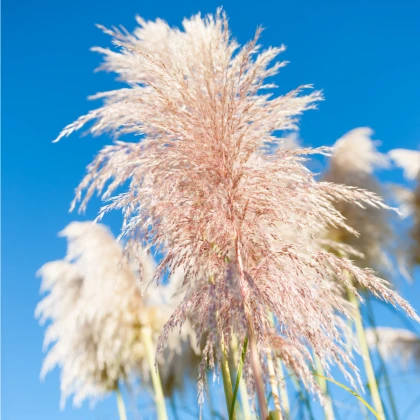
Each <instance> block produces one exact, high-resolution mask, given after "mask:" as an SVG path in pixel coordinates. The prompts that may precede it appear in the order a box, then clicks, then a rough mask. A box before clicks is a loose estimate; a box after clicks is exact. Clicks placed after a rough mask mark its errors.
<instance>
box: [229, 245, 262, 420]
mask: <svg viewBox="0 0 420 420" xmlns="http://www.w3.org/2000/svg"><path fill="white" fill-rule="evenodd" d="M236 258H237V261H238V268H239V275H240V289H241V294H242V297H243V299H244V307H245V311H246V320H247V330H248V340H249V348H250V353H251V367H252V373H253V375H254V382H255V388H256V391H257V398H258V405H259V408H260V414H261V420H267V419H268V408H267V401H266V400H265V392H264V381H263V377H262V372H261V365H260V358H259V354H258V349H257V341H256V339H255V332H254V325H253V323H252V319H251V317H250V314H249V313H248V309H247V302H246V293H245V285H246V282H245V272H244V265H243V261H242V254H241V248H240V244H239V240H237V241H236Z"/></svg>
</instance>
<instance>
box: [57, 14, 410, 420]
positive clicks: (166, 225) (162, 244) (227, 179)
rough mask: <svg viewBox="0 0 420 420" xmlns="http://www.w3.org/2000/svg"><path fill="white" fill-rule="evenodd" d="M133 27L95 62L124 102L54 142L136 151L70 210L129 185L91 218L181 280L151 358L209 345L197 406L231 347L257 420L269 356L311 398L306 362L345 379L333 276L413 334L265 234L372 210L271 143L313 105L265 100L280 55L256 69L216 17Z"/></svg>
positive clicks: (109, 101)
mask: <svg viewBox="0 0 420 420" xmlns="http://www.w3.org/2000/svg"><path fill="white" fill-rule="evenodd" d="M138 23H139V25H140V27H139V28H137V29H136V30H135V31H134V33H133V34H129V33H127V32H126V31H125V30H124V31H120V30H117V29H113V30H108V29H105V32H106V33H108V34H110V35H111V36H113V37H114V43H115V44H116V45H117V46H118V47H119V50H118V51H116V52H115V51H111V50H108V49H98V48H97V49H96V50H97V51H99V52H101V53H102V54H104V56H105V62H104V64H103V66H102V69H104V70H107V71H113V72H116V73H117V74H118V76H119V79H120V80H122V81H124V82H126V83H127V84H128V87H127V88H122V89H117V90H114V91H111V92H105V93H100V94H98V95H96V96H95V98H102V99H104V104H103V106H102V107H100V108H98V109H96V110H94V111H91V112H90V113H89V114H87V115H86V116H83V117H81V118H79V119H78V120H77V121H76V122H75V123H73V124H70V125H69V126H67V127H66V128H65V129H64V130H63V131H62V133H61V134H60V136H59V137H58V139H60V138H61V137H63V136H68V135H70V134H71V133H72V132H74V131H76V130H78V129H80V128H82V127H83V126H84V125H85V124H86V123H88V122H92V125H91V127H90V132H91V133H93V134H100V133H103V132H111V133H112V134H114V135H115V136H116V137H118V136H120V135H123V134H137V135H140V136H141V137H140V139H139V141H138V142H133V143H129V142H122V141H118V142H116V143H115V144H114V145H112V146H107V147H105V148H104V149H103V150H102V151H101V152H100V153H99V155H98V156H97V158H96V159H95V161H94V162H93V163H92V164H91V165H90V166H89V168H88V174H87V175H86V177H85V179H84V180H83V181H82V183H81V184H80V186H79V187H78V189H77V192H76V202H77V201H79V200H82V204H81V209H83V208H84V207H85V206H86V203H87V201H88V200H89V199H90V198H91V196H92V195H93V194H94V193H95V192H98V193H101V194H102V197H103V198H104V199H109V198H111V197H112V196H113V194H114V192H115V191H116V189H117V188H118V187H120V186H123V185H126V182H127V181H129V186H128V189H127V191H126V192H123V193H121V194H119V195H116V196H114V197H112V199H111V203H109V204H107V205H106V206H105V207H104V208H103V209H102V212H101V214H104V213H105V212H107V211H110V210H113V209H122V211H123V213H124V218H125V222H124V227H123V231H122V233H123V234H131V235H132V236H133V237H137V238H139V240H141V241H143V242H144V243H145V245H147V246H154V247H155V248H156V249H157V250H159V251H160V252H162V254H163V255H164V257H163V259H162V261H161V262H160V264H159V266H158V268H157V270H156V274H155V279H156V280H157V281H158V280H159V279H161V278H163V276H164V274H165V272H166V270H167V269H169V271H170V272H174V271H175V270H176V269H177V268H179V267H180V268H182V269H183V270H184V274H185V276H184V282H183V288H184V290H185V297H184V299H183V301H182V302H181V303H180V305H179V306H178V308H177V309H176V310H175V312H174V313H173V315H172V316H171V318H170V320H169V321H168V323H167V325H166V327H165V329H164V332H163V334H162V336H161V340H160V345H159V351H162V350H163V349H164V348H165V343H166V341H167V337H168V335H169V332H170V331H171V330H172V329H174V328H175V327H181V326H182V324H183V323H184V322H185V321H186V320H187V318H188V316H191V318H192V319H193V324H194V328H195V331H196V333H197V340H198V342H200V341H201V340H205V343H206V344H205V347H204V351H203V361H202V363H201V380H200V381H199V390H200V395H202V392H201V391H202V390H203V380H204V379H205V371H206V368H207V367H210V368H211V367H215V366H216V365H218V364H219V361H220V360H221V359H222V354H223V351H222V348H221V346H220V342H221V341H223V342H224V343H230V341H231V340H230V339H231V335H232V334H233V333H234V334H235V335H236V336H237V338H238V340H239V342H241V343H242V342H244V340H245V339H246V338H248V339H249V348H250V352H249V353H248V354H247V360H246V365H245V368H244V371H245V373H246V377H247V380H248V383H249V386H250V388H251V389H253V386H255V387H254V389H255V390H256V393H257V396H258V401H259V406H260V410H261V414H262V417H263V418H266V417H267V414H268V413H267V409H266V406H265V402H264V384H263V381H262V378H261V365H262V369H263V372H264V371H266V360H267V359H266V357H265V356H264V355H265V352H266V350H267V349H270V351H271V350H274V352H277V353H278V354H281V356H282V360H283V361H284V362H285V364H286V365H287V366H288V367H289V368H290V369H291V370H293V371H294V372H295V373H296V375H298V377H299V378H301V379H302V380H303V381H304V383H305V384H306V385H307V386H308V387H309V388H311V389H312V390H315V389H316V383H315V381H314V378H313V375H312V372H311V370H310V369H309V367H308V364H307V360H308V358H311V353H310V352H309V351H308V347H310V348H312V349H313V350H314V352H315V354H317V356H318V357H319V358H320V360H321V363H322V364H323V365H324V366H325V368H326V369H328V365H329V363H330V362H334V363H338V364H341V366H342V367H343V369H344V365H346V364H347V365H348V364H350V366H352V365H351V361H350V359H349V355H348V352H347V349H346V347H345V345H344V344H343V343H342V340H341V334H340V331H339V329H338V328H337V324H336V317H335V316H333V313H334V309H335V310H338V311H339V312H341V313H343V314H344V315H347V316H350V313H349V311H348V310H347V307H346V305H345V304H344V303H343V302H342V300H341V298H340V297H337V294H336V293H335V292H334V290H333V289H332V288H331V287H330V284H329V282H328V280H327V278H330V277H331V276H332V275H335V276H336V277H337V278H338V279H339V280H340V281H341V282H343V283H344V284H346V285H347V286H348V287H349V288H350V289H351V290H353V291H354V293H356V294H357V291H356V288H355V287H354V286H353V284H356V285H361V286H363V287H365V288H367V289H369V290H371V291H372V293H374V294H375V295H377V296H378V297H380V298H382V299H385V300H387V301H389V302H391V303H392V304H397V305H400V306H401V307H403V308H404V310H405V311H407V313H408V314H410V315H411V316H412V317H414V318H416V319H418V318H417V316H416V314H415V313H414V311H413V309H412V308H411V307H410V306H409V305H408V304H407V303H406V302H405V301H404V300H403V299H402V298H400V297H399V296H398V295H397V294H396V293H395V292H394V291H392V290H391V289H390V288H389V285H388V283H387V282H385V281H384V280H381V279H379V278H377V277H376V276H375V275H374V273H373V272H372V271H371V270H369V269H361V268H359V267H357V266H355V265H354V264H353V263H352V262H351V261H350V260H348V259H345V258H339V257H337V256H336V255H334V254H332V253H329V252H325V251H322V250H316V251H312V250H310V249H309V250H308V249H306V248H305V246H298V245H296V244H295V243H294V242H292V241H288V240H287V239H285V238H283V237H282V235H281V233H279V231H278V230H277V225H278V224H279V223H281V224H284V225H286V226H290V227H291V228H293V229H294V230H295V231H297V232H303V231H305V229H307V228H308V227H311V229H315V230H322V229H325V228H327V227H328V226H336V227H339V228H344V229H347V230H348V231H349V232H353V233H355V231H354V229H352V228H351V227H349V226H347V225H346V222H345V218H344V216H343V215H342V214H341V213H340V212H339V211H337V209H336V208H335V207H334V203H335V202H336V201H338V200H340V201H345V202H352V203H356V205H358V206H360V207H363V206H371V207H377V208H381V207H382V208H385V206H384V204H383V203H382V200H381V199H380V198H379V197H378V196H377V195H376V194H374V193H371V192H367V191H364V190H361V189H358V188H353V187H347V186H343V185H337V184H334V183H331V182H317V181H316V180H315V179H314V176H313V174H312V173H311V172H309V171H308V170H307V169H306V167H305V166H304V162H305V160H306V157H307V156H308V155H311V154H314V153H325V152H326V149H325V148H319V149H314V150H313V149H307V148H298V149H295V150H292V149H284V148H278V147H275V146H276V145H278V144H279V143H281V139H280V138H278V137H276V133H277V132H279V131H283V130H290V129H294V128H295V124H296V121H297V117H298V116H299V115H300V114H301V113H302V112H303V111H305V110H307V109H311V108H314V106H315V103H316V102H317V101H319V100H320V99H321V94H320V93H319V92H312V93H309V94H303V93H302V92H303V90H305V89H307V88H308V87H309V86H301V87H299V88H297V89H296V90H294V91H292V92H289V93H287V94H285V95H282V96H279V97H275V98H273V97H272V93H269V91H266V92H267V93H265V94H262V93H261V90H262V89H270V90H271V89H273V88H274V87H275V86H274V85H273V84H264V83H265V82H264V81H265V79H266V78H268V77H270V76H274V75H275V74H277V72H278V70H279V69H280V68H281V67H282V66H283V65H284V63H276V64H274V65H272V66H270V63H271V62H272V61H273V60H274V59H275V58H276V57H277V56H278V54H279V53H281V52H282V51H283V50H284V47H280V48H269V49H267V50H265V51H262V52H260V53H259V51H260V47H259V45H258V44H257V42H258V37H259V34H260V31H257V34H256V36H255V38H254V39H253V40H252V41H250V42H249V43H248V44H246V45H245V46H244V47H242V48H239V45H238V44H237V43H236V42H235V41H234V40H232V39H231V36H230V33H229V30H228V23H227V18H226V16H225V15H224V14H223V13H221V12H220V11H219V12H218V13H217V14H216V16H207V17H205V18H202V17H201V16H200V15H196V16H193V17H192V18H190V19H185V20H184V22H183V30H180V29H172V28H170V27H169V26H168V25H167V24H166V23H165V22H163V21H161V20H157V21H156V22H146V21H144V20H142V19H140V18H138ZM258 53H259V54H258ZM58 139H57V140H58ZM273 145H274V147H273ZM76 202H75V203H74V204H76ZM270 314H273V315H274V317H275V326H276V327H273V326H272V325H271V322H270V316H271V315H270ZM260 356H261V357H260ZM200 401H202V400H201V399H200Z"/></svg>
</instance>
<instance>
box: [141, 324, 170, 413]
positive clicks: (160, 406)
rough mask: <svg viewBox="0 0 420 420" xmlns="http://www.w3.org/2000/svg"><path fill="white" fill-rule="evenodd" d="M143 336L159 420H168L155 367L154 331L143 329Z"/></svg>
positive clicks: (147, 328)
mask: <svg viewBox="0 0 420 420" xmlns="http://www.w3.org/2000/svg"><path fill="white" fill-rule="evenodd" d="M141 336H142V340H143V344H144V348H145V350H146V358H147V363H148V365H149V369H150V375H151V377H152V383H153V388H154V391H155V404H156V411H157V415H158V419H159V420H167V419H168V415H167V414H166V407H165V398H164V396H163V389H162V383H161V381H160V377H159V373H158V371H157V368H156V366H155V350H154V346H153V341H152V331H151V330H150V328H149V327H143V328H142V329H141Z"/></svg>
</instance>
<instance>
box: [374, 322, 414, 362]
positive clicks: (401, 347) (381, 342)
mask: <svg viewBox="0 0 420 420" xmlns="http://www.w3.org/2000/svg"><path fill="white" fill-rule="evenodd" d="M366 339H367V342H368V345H369V347H370V348H371V349H372V350H375V349H376V350H378V351H379V353H380V354H381V357H383V358H384V359H385V360H387V361H398V362H399V363H401V364H403V365H405V366H407V365H408V364H409V363H410V362H414V363H416V364H417V365H418V364H420V337H419V336H418V335H417V334H415V333H413V332H412V331H409V330H405V329H401V328H390V327H377V328H369V329H367V330H366Z"/></svg>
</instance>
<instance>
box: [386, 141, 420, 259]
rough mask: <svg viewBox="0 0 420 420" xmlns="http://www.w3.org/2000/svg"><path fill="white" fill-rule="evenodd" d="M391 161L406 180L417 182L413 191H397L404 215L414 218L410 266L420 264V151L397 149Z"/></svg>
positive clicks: (391, 152)
mask: <svg viewBox="0 0 420 420" xmlns="http://www.w3.org/2000/svg"><path fill="white" fill-rule="evenodd" d="M389 155H390V157H391V159H392V160H393V161H394V162H395V163H396V164H397V165H398V166H400V167H401V168H402V169H403V170H404V175H405V177H406V179H408V180H410V181H415V182H416V186H415V187H414V189H413V190H409V189H407V188H402V187H400V188H398V189H396V193H397V198H398V199H399V201H401V202H402V206H403V208H404V210H405V211H404V214H405V215H406V216H412V217H413V225H412V228H411V238H412V241H411V243H410V245H411V246H410V249H409V250H408V252H407V253H408V255H409V257H408V260H409V264H410V266H414V265H416V264H420V151H417V150H407V149H395V150H391V151H390V152H389Z"/></svg>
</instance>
